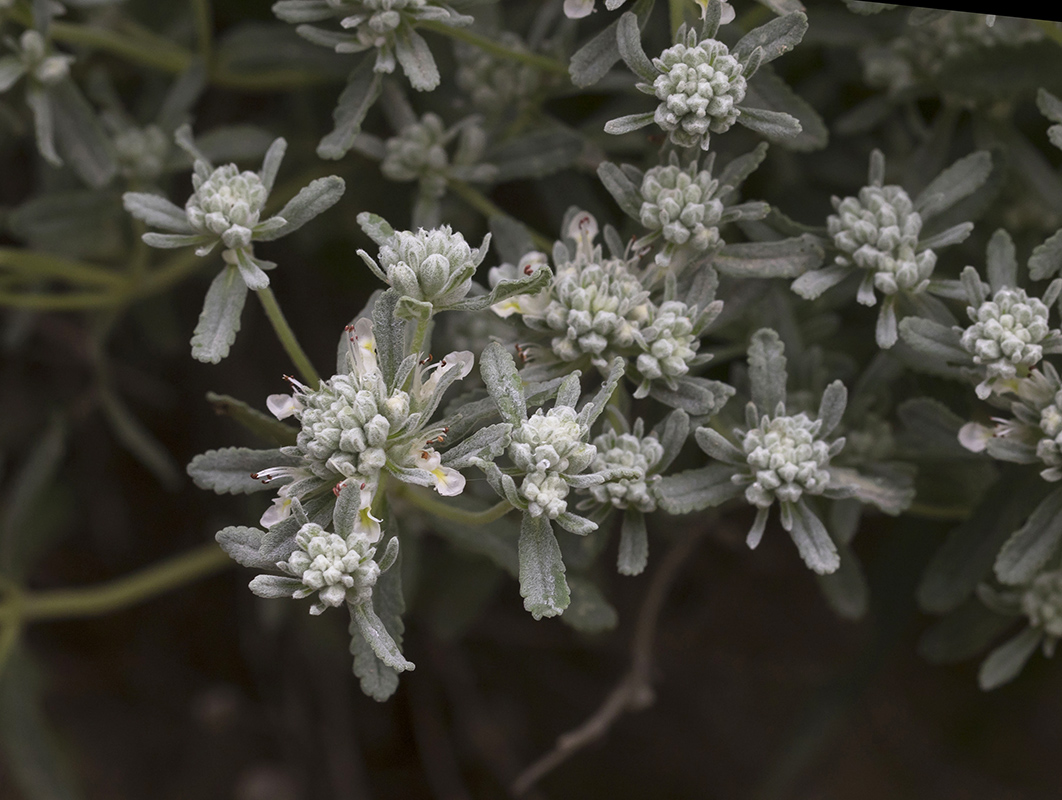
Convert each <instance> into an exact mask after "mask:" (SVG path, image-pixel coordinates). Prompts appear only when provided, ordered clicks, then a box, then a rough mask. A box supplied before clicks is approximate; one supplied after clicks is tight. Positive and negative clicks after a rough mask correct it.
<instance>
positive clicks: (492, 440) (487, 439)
mask: <svg viewBox="0 0 1062 800" xmlns="http://www.w3.org/2000/svg"><path fill="white" fill-rule="evenodd" d="M512 429H513V426H512V425H511V424H510V423H508V422H499V423H497V424H495V425H488V426H487V427H485V428H480V429H479V430H477V431H476V432H475V433H473V434H472V435H471V436H469V437H468V438H467V439H465V440H464V441H463V442H460V443H458V444H456V445H454V446H453V447H451V448H449V449H448V450H447V451H446V452H445V453H443V454H442V463H443V464H444V465H446V466H448V467H452V468H453V469H465V468H467V467H470V466H472V462H473V459H475V458H482V459H483V460H484V461H493V460H494V459H496V458H497V457H498V456H500V455H501V454H502V453H504V452H505V449H506V448H507V447H508V446H509V441H510V434H511V433H512Z"/></svg>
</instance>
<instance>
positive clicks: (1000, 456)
mask: <svg viewBox="0 0 1062 800" xmlns="http://www.w3.org/2000/svg"><path fill="white" fill-rule="evenodd" d="M985 452H987V453H988V455H990V456H992V458H994V459H996V460H998V461H1009V462H1010V463H1011V464H1036V463H1037V462H1039V460H1040V459H1039V457H1038V456H1037V455H1036V448H1035V447H1034V446H1033V445H1031V444H1026V443H1025V442H1020V441H1018V440H1017V439H1010V438H1006V437H999V436H993V437H992V438H991V439H989V440H988V442H987V443H986V445H985Z"/></svg>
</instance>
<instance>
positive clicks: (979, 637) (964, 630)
mask: <svg viewBox="0 0 1062 800" xmlns="http://www.w3.org/2000/svg"><path fill="white" fill-rule="evenodd" d="M1013 624H1014V618H1013V617H1009V616H1007V617H1005V616H1001V615H999V614H996V613H995V612H994V611H990V610H989V609H987V608H985V607H984V604H982V603H981V601H980V600H978V599H977V598H976V597H971V598H970V599H968V600H967V601H966V602H964V603H963V604H962V605H960V606H959V607H958V608H956V609H955V610H954V611H952V612H951V613H949V614H948V615H947V616H945V617H943V618H942V619H940V620H938V621H937V622H936V623H935V624H934V625H933V626H932V627H930V628H929V629H928V630H927V631H926V632H925V633H923V634H922V638H921V639H919V641H918V654H919V655H920V656H922V658H924V659H925V660H926V661H928V662H930V663H931V664H955V663H958V662H960V661H965V660H966V659H968V658H972V657H973V656H975V655H976V654H977V653H980V652H981V651H982V650H984V649H985V648H986V647H988V645H989V644H991V643H992V641H993V640H994V639H995V638H996V637H997V636H999V635H1000V634H1001V633H1003V631H1005V630H1006V629H1007V628H1009V627H1011V626H1012V625H1013Z"/></svg>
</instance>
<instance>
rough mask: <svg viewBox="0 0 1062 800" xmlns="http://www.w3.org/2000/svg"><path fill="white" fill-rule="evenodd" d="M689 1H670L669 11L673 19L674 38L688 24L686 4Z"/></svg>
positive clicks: (672, 30) (672, 31) (672, 34)
mask: <svg viewBox="0 0 1062 800" xmlns="http://www.w3.org/2000/svg"><path fill="white" fill-rule="evenodd" d="M688 2H689V0H668V4H667V5H668V11H669V12H670V19H671V36H672V38H674V36H675V34H676V33H678V29H679V28H681V27H682V26H683V25H684V24H685V22H686V4H687V3H688Z"/></svg>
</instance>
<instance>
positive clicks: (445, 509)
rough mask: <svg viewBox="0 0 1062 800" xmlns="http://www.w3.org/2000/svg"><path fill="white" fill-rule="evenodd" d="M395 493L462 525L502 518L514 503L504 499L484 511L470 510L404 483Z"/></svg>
mask: <svg viewBox="0 0 1062 800" xmlns="http://www.w3.org/2000/svg"><path fill="white" fill-rule="evenodd" d="M395 493H396V494H398V495H399V496H400V497H401V498H402V499H404V500H407V501H408V502H409V503H410V504H411V505H414V506H416V507H417V508H419V509H420V510H421V511H427V512H428V513H429V514H431V515H433V516H436V517H439V518H441V519H448V520H450V521H451V522H456V523H458V524H460V525H486V524H487V523H489V522H494V521H495V520H499V519H501V518H502V517H504V516H505V515H506V514H508V513H509V512H510V511H512V510H513V504H512V503H510V502H509V501H508V500H502V501H501V502H499V503H497V504H495V505H493V506H491V507H490V508H485V509H483V510H482V511H468V510H466V509H463V508H458V507H457V506H454V505H451V504H449V503H445V502H443V501H442V500H439V499H438V498H437V497H436V496H435V495H434V494H433V493H432V492H430V491H427V490H422V489H414V488H412V487H410V486H407V485H406V484H404V483H402V484H398V485H397V486H396V487H395Z"/></svg>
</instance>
